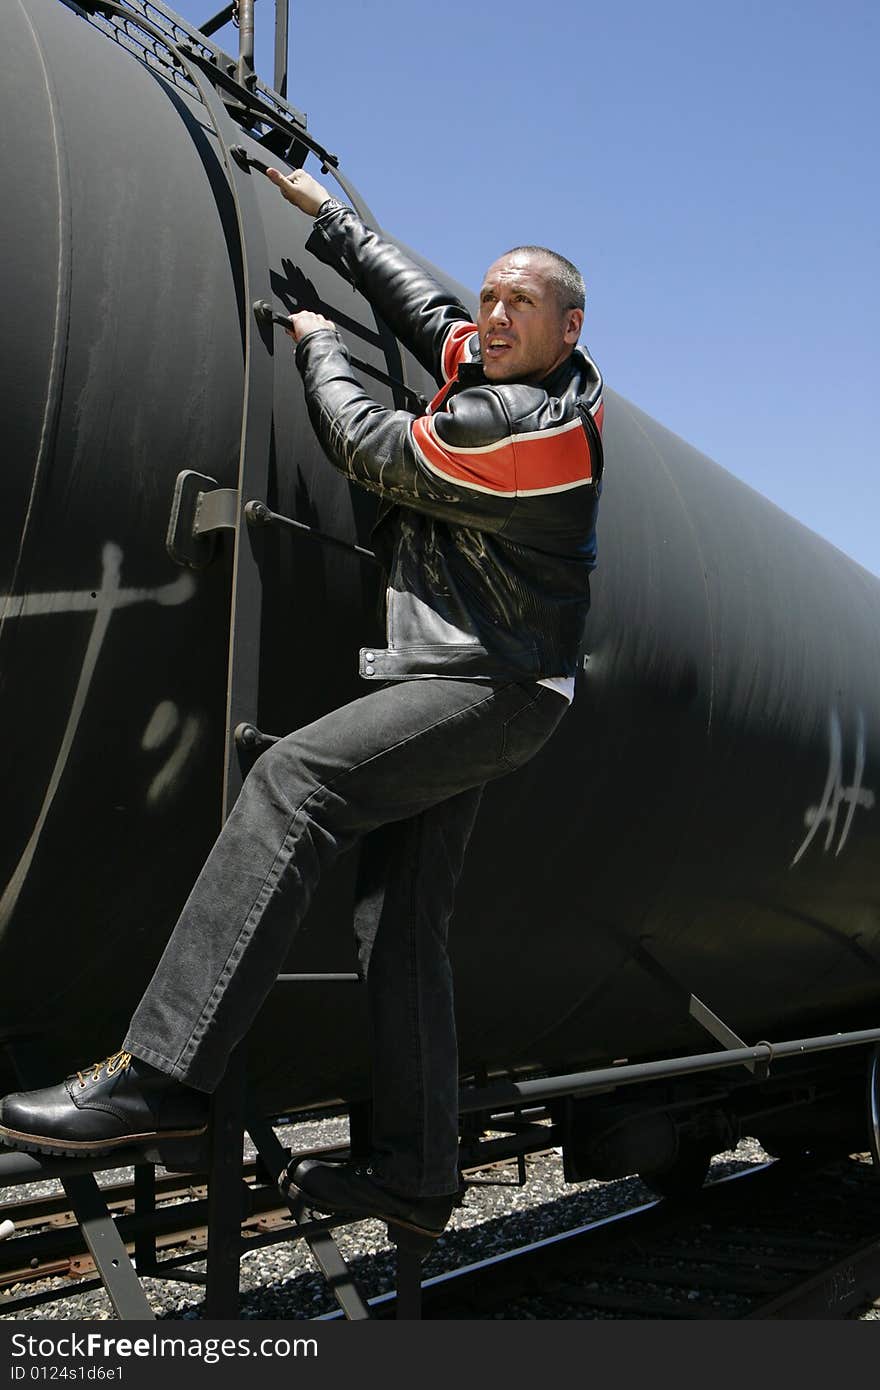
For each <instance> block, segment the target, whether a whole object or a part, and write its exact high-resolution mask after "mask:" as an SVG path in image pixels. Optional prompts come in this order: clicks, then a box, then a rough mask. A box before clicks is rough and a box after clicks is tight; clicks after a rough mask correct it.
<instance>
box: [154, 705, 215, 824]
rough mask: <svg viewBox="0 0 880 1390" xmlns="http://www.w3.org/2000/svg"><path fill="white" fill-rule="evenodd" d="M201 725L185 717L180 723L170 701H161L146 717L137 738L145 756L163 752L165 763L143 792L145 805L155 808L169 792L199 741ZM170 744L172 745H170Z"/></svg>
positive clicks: (192, 718)
mask: <svg viewBox="0 0 880 1390" xmlns="http://www.w3.org/2000/svg"><path fill="white" fill-rule="evenodd" d="M200 732H201V724H200V722H199V720H198V719H197V718H196V717H195V715H193V714H188V715H187V716H186V718H185V719H184V720H183V723H182V724H181V720H180V712H179V710H178V708H177V706H176V705H175V704H174V702H173V701H172V700H162V701H161V702H160V703H159V704H158V705H157V706H156V708H155V709H154V710H153V713H152V714H151V716H150V720H149V723H148V724H147V727H146V729H145V730H144V736H143V738H142V739H141V748H142V749H143V751H144V752H145V753H153V752H156V751H157V750H158V751H163V752H164V753H165V755H166V761H165V762H164V763H163V765H162V766H161V767H160V768H159V771H158V772H157V773H156V775H155V776H154V778H153V780H152V782H151V783H150V787H149V790H148V792H147V805H148V806H156V805H158V803H159V802H161V801H163V800H164V799H165V797H166V796H168V794H169V793H170V792H171V791H173V789H174V785H175V783H176V782H177V780H178V778H179V776H180V774H181V772H182V771H183V769H184V766H185V765H186V762H187V760H188V759H189V756H190V754H191V753H192V751H193V749H194V748H195V747H196V745H197V744H198V742H199V735H200ZM172 743H173V746H172Z"/></svg>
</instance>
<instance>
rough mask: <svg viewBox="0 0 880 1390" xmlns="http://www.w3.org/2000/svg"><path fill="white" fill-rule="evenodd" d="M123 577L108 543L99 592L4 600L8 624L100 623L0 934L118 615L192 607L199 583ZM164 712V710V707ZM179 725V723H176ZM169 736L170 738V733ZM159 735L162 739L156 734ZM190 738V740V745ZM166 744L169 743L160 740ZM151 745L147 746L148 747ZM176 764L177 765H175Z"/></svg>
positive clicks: (117, 554)
mask: <svg viewBox="0 0 880 1390" xmlns="http://www.w3.org/2000/svg"><path fill="white" fill-rule="evenodd" d="M121 575H122V550H121V549H120V547H119V546H118V545H114V544H113V543H112V542H108V543H107V544H106V545H105V546H104V547H103V550H102V551H101V582H100V584H99V586H98V588H97V589H82V590H75V591H71V592H65V593H53V594H25V595H15V594H8V595H6V596H5V597H4V598H3V599H2V601H0V608H2V612H3V621H4V622H8V621H10V620H11V619H17V618H36V617H49V616H50V615H56V614H61V613H93V614H94V622H93V623H92V630H91V632H90V634H89V640H88V642H87V643H86V649H85V652H84V653H83V660H82V666H81V668H80V673H79V678H78V680H77V685H76V691H75V692H74V696H73V700H72V701H71V705H70V711H69V714H68V718H67V725H66V727H65V730H64V734H63V737H62V739H61V746H60V748H59V749H58V755H57V757H56V759H55V766H54V767H53V769H52V773H51V776H50V777H49V781H48V785H47V787H46V792H45V795H44V797H43V804H42V806H41V807H40V812H39V815H38V816H37V819H36V823H35V824H34V828H33V830H32V831H31V835H30V839H29V840H28V842H27V844H26V845H25V847H24V850H23V851H22V855H21V858H20V859H19V861H18V863H17V864H16V866H15V869H14V871H13V873H12V876H11V878H10V880H9V882H8V883H7V885H6V887H5V889H4V890H3V895H2V897H0V931H2V930H3V928H4V927H5V926H6V925H7V923H8V922H9V920H10V918H11V917H12V913H13V912H14V910H15V905H16V903H17V902H18V899H19V897H20V895H21V890H22V888H23V887H24V884H25V881H26V879H27V876H28V873H29V871H30V867H31V863H32V862H33V858H34V855H35V854H36V851H37V846H38V844H39V842H40V837H41V835H42V833H43V827H44V826H45V824H46V820H47V818H48V815H49V812H50V810H51V808H52V803H53V801H54V800H55V795H56V793H57V791H58V788H59V786H60V784H61V779H62V777H63V775H64V770H65V767H66V766H67V762H68V759H69V757H70V751H71V749H72V747H73V743H74V740H75V738H76V733H77V729H78V728H79V724H80V720H81V719H82V715H83V711H84V710H85V707H86V701H87V698H88V693H89V688H90V686H91V684H92V680H93V678H94V674H95V671H96V669H97V665H98V658H99V656H100V654H101V648H102V647H103V645H104V640H105V638H106V636H107V629H108V628H109V626H110V621H111V619H112V617H113V615H114V613H118V612H120V610H122V609H123V608H131V607H134V606H135V605H138V604H144V603H157V604H159V606H160V607H168V608H174V607H177V606H178V605H180V604H183V603H187V602H188V601H189V600H190V599H191V598H192V597H193V595H194V594H195V591H196V582H195V579H194V578H193V576H192V575H191V574H181V575H179V576H178V577H177V578H176V579H175V580H173V581H172V582H171V583H170V584H163V585H159V586H158V587H156V588H151V589H135V588H131V589H125V588H123V587H122V585H121V583H120V579H121ZM159 708H160V710H161V708H162V706H160V707H159ZM174 714H175V720H179V716H178V715H177V710H176V707H174ZM155 719H156V715H155V714H154V715H153V717H152V719H151V721H150V725H148V728H147V733H146V734H145V735H144V738H145V739H146V738H147V735H148V734H149V731H150V727H151V726H152V724H153V722H154V721H155ZM163 724H164V725H167V715H166V716H164V717H160V725H159V727H160V728H161V727H162V725H163ZM175 727H176V725H175ZM166 736H167V735H166ZM197 736H198V729H197V728H194V729H192V730H189V731H188V730H187V727H186V726H184V733H183V735H182V737H181V740H180V742H179V743H178V747H177V749H176V750H175V752H174V753H173V754H172V757H171V759H170V760H169V761H168V762H167V763H166V764H165V767H164V768H162V769H161V770H160V771H159V773H157V775H156V777H155V778H154V779H153V783H152V785H151V787H150V791H149V793H148V799H152V800H153V801H155V800H157V799H159V798H160V797H161V796H162V795H163V793H164V791H165V789H166V788H167V787H168V786H170V784H171V781H172V780H173V778H174V777H175V776H176V773H177V770H178V768H179V763H177V762H175V759H177V758H179V757H180V756H181V748H183V747H184V745H186V752H185V753H183V755H182V756H184V757H185V756H186V754H187V753H188V752H189V749H190V748H191V747H192V746H193V744H194V742H195V739H196V737H197ZM154 737H156V735H154ZM187 740H188V742H187ZM159 741H160V742H164V739H161V738H160V740H159ZM144 746H145V747H146V746H147V745H146V744H144ZM172 764H174V766H173V767H172Z"/></svg>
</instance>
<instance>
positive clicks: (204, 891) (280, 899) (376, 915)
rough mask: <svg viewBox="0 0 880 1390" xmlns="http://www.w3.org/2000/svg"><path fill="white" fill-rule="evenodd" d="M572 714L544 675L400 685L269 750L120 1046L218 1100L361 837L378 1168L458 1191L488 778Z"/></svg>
mask: <svg viewBox="0 0 880 1390" xmlns="http://www.w3.org/2000/svg"><path fill="white" fill-rule="evenodd" d="M566 708H567V706H566V703H565V701H564V699H563V698H562V697H561V696H560V695H559V694H558V693H557V692H555V691H553V690H549V689H547V688H546V687H545V686H540V685H538V684H536V683H535V682H534V681H526V682H522V683H509V682H500V681H486V682H479V681H469V680H415V681H405V682H399V683H397V684H392V685H388V686H384V687H381V688H379V689H377V690H374V691H372V692H371V693H370V694H368V695H366V696H364V697H363V698H362V699H359V700H354V701H352V703H351V704H349V705H345V706H343V707H342V708H341V709H337V710H334V711H333V712H332V713H331V714H328V715H325V716H324V717H323V718H321V719H318V720H316V721H315V723H313V724H309V725H307V726H306V727H305V728H302V729H297V730H296V732H295V733H293V734H290V735H289V736H288V737H287V738H284V739H282V740H281V741H280V742H279V743H277V744H274V745H273V746H272V747H271V748H269V749H268V750H267V751H266V752H265V753H263V754H262V755H261V757H260V758H258V760H257V762H256V763H255V765H254V767H253V769H252V771H251V773H250V774H249V776H248V777H247V779H246V781H245V784H244V786H243V788H242V791H241V794H240V796H239V798H238V800H237V802H236V803H235V806H234V807H233V809H232V812H231V814H230V815H229V817H228V819H227V821H226V824H225V825H224V827H223V830H222V832H221V834H220V837H219V839H218V840H217V843H216V845H215V846H214V849H213V850H212V851H211V854H210V855H209V856H208V859H207V861H206V863H205V866H204V868H203V869H202V872H201V874H200V875H199V878H198V879H197V881H196V884H195V887H194V888H193V891H192V893H191V894H190V897H189V899H188V901H187V903H186V906H185V907H184V909H183V912H182V913H181V916H180V919H179V921H178V923H177V925H176V927H175V929H174V932H173V934H172V936H171V939H170V940H169V942H168V945H167V947H166V950H165V953H164V955H163V956H162V959H161V961H160V962H159V965H158V967H157V969H156V973H155V975H154V976H153V979H152V981H151V982H150V985H149V986H148V988H147V991H146V993H145V994H144V997H143V999H142V1000H141V1002H140V1004H139V1005H138V1007H137V1010H136V1011H135V1014H134V1017H133V1019H132V1021H131V1025H130V1027H129V1031H128V1033H127V1035H126V1038H125V1041H124V1044H123V1046H124V1047H125V1048H126V1049H127V1050H128V1051H130V1052H132V1053H134V1055H135V1056H137V1057H141V1058H143V1059H144V1060H145V1061H147V1062H151V1063H152V1064H153V1065H154V1066H157V1067H159V1068H161V1069H162V1070H163V1071H166V1072H168V1073H170V1074H171V1075H172V1076H175V1077H177V1078H178V1079H179V1080H181V1081H184V1082H186V1083H187V1084H188V1085H190V1086H194V1087H196V1088H197V1089H199V1090H204V1091H212V1090H213V1089H214V1088H215V1087H216V1085H217V1084H218V1082H219V1081H220V1079H221V1077H222V1075H223V1072H224V1069H225V1067H226V1063H227V1061H228V1058H229V1055H230V1053H231V1052H232V1050H233V1048H234V1047H235V1046H236V1044H237V1043H238V1042H239V1041H240V1040H241V1038H242V1037H243V1036H244V1034H245V1033H246V1032H247V1030H248V1028H249V1027H250V1025H251V1023H252V1021H253V1019H254V1017H255V1016H256V1014H257V1012H258V1010H259V1008H260V1005H261V1004H262V1003H263V1000H264V999H265V997H266V995H267V994H268V992H269V990H270V989H271V987H272V984H273V982H274V980H275V977H276V975H277V974H278V971H279V970H280V969H281V967H282V965H283V963H284V959H285V957H286V955H287V952H288V950H289V948H290V944H291V940H292V938H293V936H294V933H295V932H296V929H297V927H298V926H299V924H300V922H301V921H302V919H303V917H304V916H305V913H306V911H307V909H308V905H309V902H310V900H311V896H312V893H313V892H314V890H315V887H316V885H317V883H318V880H319V878H320V875H321V873H322V872H323V871H324V870H325V869H326V868H327V867H328V866H329V865H330V864H331V863H332V862H333V860H334V859H335V858H336V856H337V855H338V854H340V853H342V852H343V851H344V850H347V849H348V848H350V847H351V846H352V845H353V844H355V843H356V842H357V841H358V840H359V839H361V837H364V836H367V837H368V838H367V840H366V841H365V844H364V847H363V856H362V863H361V868H360V880H361V882H360V894H359V897H360V902H359V908H358V912H357V921H356V923H355V926H356V930H357V933H358V944H359V949H360V959H361V964H362V967H363V970H364V975H365V979H366V983H367V989H368V994H369V1007H370V1018H371V1029H372V1048H373V1053H372V1056H373V1134H372V1142H373V1158H372V1166H373V1169H374V1172H375V1173H376V1176H377V1177H378V1178H379V1180H380V1181H382V1182H385V1183H386V1184H387V1185H388V1186H389V1187H391V1188H392V1189H394V1190H396V1191H399V1192H401V1193H406V1194H409V1195H412V1196H428V1195H442V1194H445V1193H448V1192H453V1191H455V1190H456V1189H457V1186H458V1054H457V1046H456V1034H455V1017H454V1012H453V992H452V974H451V970H450V965H449V958H448V955H447V951H446V937H447V928H448V924H449V919H450V916H451V914H452V907H453V900H454V895H455V886H456V883H457V881H458V878H459V874H460V872H461V866H462V862H463V859H464V854H465V849H466V847H467V842H468V838H469V836H470V832H471V829H472V827H473V823H474V820H475V817H476V813H477V808H478V805H479V801H480V795H481V792H482V788H483V785H484V784H485V783H486V782H488V781H491V780H493V779H494V778H497V777H501V776H503V775H504V773H506V772H510V771H513V770H514V769H516V768H517V767H520V766H522V765H523V764H524V763H525V762H527V761H528V759H529V758H531V757H532V755H533V754H534V753H536V752H537V750H538V749H539V748H540V747H541V745H542V744H543V743H544V741H545V740H546V739H547V738H548V737H549V735H550V734H551V733H552V731H553V729H554V728H555V727H556V725H557V724H558V723H559V721H560V719H561V718H562V716H563V714H564V713H565V710H566Z"/></svg>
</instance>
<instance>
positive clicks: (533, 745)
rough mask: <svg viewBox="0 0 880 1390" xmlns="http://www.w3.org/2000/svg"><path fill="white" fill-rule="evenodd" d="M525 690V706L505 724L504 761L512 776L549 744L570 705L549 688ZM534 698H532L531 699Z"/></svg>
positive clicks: (502, 747) (503, 735)
mask: <svg viewBox="0 0 880 1390" xmlns="http://www.w3.org/2000/svg"><path fill="white" fill-rule="evenodd" d="M520 688H521V689H522V696H523V704H522V706H521V708H520V709H518V710H517V711H516V713H515V714H512V715H511V716H510V717H509V718H508V719H507V720H505V723H504V727H503V729H502V734H501V761H502V763H503V764H504V766H505V767H506V768H508V769H509V770H510V771H511V772H513V771H515V770H516V769H517V768H518V767H522V766H523V764H524V763H527V762H528V761H529V759H530V758H531V757H533V756H534V754H535V753H537V751H538V749H539V748H540V747H541V746H542V745H543V744H544V743H546V741H547V739H548V738H549V737H550V735H551V734H552V732H553V730H554V729H555V728H556V725H557V724H558V723H559V721H560V720H561V718H562V716H563V715H564V714H565V712H566V710H567V709H568V702H567V701H566V700H565V699H564V698H563V696H561V695H560V694H558V692H557V691H555V690H550V689H548V687H547V686H545V685H537V686H534V687H532V688H531V689H530V690H528V693H527V689H528V688H527V687H520ZM530 696H531V698H530Z"/></svg>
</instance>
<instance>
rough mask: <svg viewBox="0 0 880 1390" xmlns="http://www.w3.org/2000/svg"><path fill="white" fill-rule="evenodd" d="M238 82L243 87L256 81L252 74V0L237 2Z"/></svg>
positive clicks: (254, 75) (249, 85)
mask: <svg viewBox="0 0 880 1390" xmlns="http://www.w3.org/2000/svg"><path fill="white" fill-rule="evenodd" d="M237 76H238V80H239V82H240V83H241V85H242V86H243V87H251V86H253V84H254V82H255V81H256V73H255V72H254V0H238V74H237Z"/></svg>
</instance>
